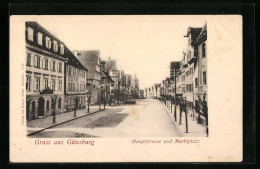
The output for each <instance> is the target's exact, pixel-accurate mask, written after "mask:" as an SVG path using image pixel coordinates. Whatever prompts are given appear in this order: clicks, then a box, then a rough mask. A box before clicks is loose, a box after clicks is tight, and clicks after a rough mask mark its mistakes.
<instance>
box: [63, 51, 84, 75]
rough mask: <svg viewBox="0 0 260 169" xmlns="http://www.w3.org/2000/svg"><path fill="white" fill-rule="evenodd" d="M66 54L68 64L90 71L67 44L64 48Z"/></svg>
mask: <svg viewBox="0 0 260 169" xmlns="http://www.w3.org/2000/svg"><path fill="white" fill-rule="evenodd" d="M64 55H65V57H66V58H68V64H70V65H72V66H75V67H77V68H79V69H83V70H85V71H88V69H87V68H86V67H85V66H83V65H82V64H81V63H80V61H79V60H78V59H77V58H76V57H75V56H74V54H73V53H72V52H71V51H70V50H69V49H68V48H67V47H66V46H65V48H64Z"/></svg>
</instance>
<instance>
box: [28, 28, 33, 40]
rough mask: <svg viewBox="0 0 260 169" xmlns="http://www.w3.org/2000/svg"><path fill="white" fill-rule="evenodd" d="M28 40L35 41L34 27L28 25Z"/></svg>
mask: <svg viewBox="0 0 260 169" xmlns="http://www.w3.org/2000/svg"><path fill="white" fill-rule="evenodd" d="M28 40H30V41H33V29H32V28H31V27H28Z"/></svg>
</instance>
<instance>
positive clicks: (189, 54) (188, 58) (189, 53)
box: [187, 51, 191, 61]
mask: <svg viewBox="0 0 260 169" xmlns="http://www.w3.org/2000/svg"><path fill="white" fill-rule="evenodd" d="M190 58H191V51H189V52H188V56H187V60H188V61H189V60H190Z"/></svg>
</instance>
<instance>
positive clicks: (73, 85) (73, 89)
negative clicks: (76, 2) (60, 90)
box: [72, 83, 75, 91]
mask: <svg viewBox="0 0 260 169" xmlns="http://www.w3.org/2000/svg"><path fill="white" fill-rule="evenodd" d="M72 91H75V83H72Z"/></svg>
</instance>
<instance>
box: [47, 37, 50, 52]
mask: <svg viewBox="0 0 260 169" xmlns="http://www.w3.org/2000/svg"><path fill="white" fill-rule="evenodd" d="M46 47H47V48H48V49H50V48H51V39H50V38H49V37H46Z"/></svg>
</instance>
